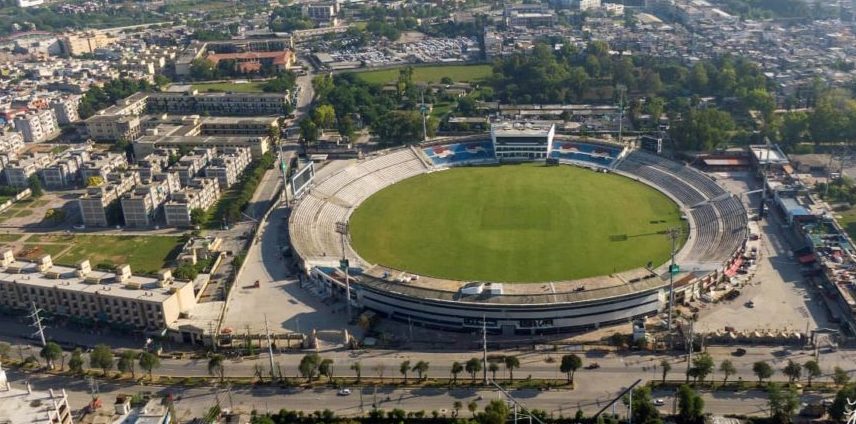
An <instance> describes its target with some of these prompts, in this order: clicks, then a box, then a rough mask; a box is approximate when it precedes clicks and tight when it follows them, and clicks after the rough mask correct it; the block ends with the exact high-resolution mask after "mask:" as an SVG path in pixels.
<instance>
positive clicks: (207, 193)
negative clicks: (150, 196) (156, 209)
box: [163, 178, 220, 227]
mask: <svg viewBox="0 0 856 424" xmlns="http://www.w3.org/2000/svg"><path fill="white" fill-rule="evenodd" d="M219 198H220V186H219V184H218V183H217V179H215V178H197V179H195V180H191V181H190V184H189V185H188V186H187V187H184V188H183V189H181V190H180V191H178V192H177V193H173V194H172V197H171V199H170V201H168V202H167V203H166V204H164V206H163V210H164V216H165V217H166V223H167V225H169V226H171V227H191V226H193V222H192V220H191V218H190V214H191V212H193V210H194V209H203V210H205V209H208V208H209V207H211V206H213V205H214V203H215V202H216V201H217V199H219Z"/></svg>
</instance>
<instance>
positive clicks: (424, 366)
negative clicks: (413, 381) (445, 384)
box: [413, 361, 428, 380]
mask: <svg viewBox="0 0 856 424" xmlns="http://www.w3.org/2000/svg"><path fill="white" fill-rule="evenodd" d="M413 370H414V371H416V373H417V374H418V375H419V379H420V380H423V379H425V378H428V375H427V373H428V362H426V361H419V362H417V363H416V365H414V366H413Z"/></svg>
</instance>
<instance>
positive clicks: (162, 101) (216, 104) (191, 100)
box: [148, 90, 290, 116]
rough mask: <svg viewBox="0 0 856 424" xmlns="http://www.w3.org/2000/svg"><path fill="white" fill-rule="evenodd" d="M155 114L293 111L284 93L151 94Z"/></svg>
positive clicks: (218, 114) (233, 114)
mask: <svg viewBox="0 0 856 424" xmlns="http://www.w3.org/2000/svg"><path fill="white" fill-rule="evenodd" d="M148 110H149V112H152V113H161V112H166V113H175V114H208V115H212V116H282V115H286V114H287V113H288V112H289V110H290V101H289V97H288V94H282V93H199V92H197V91H196V90H190V91H186V92H175V93H174V92H164V93H151V94H150V95H149V97H148Z"/></svg>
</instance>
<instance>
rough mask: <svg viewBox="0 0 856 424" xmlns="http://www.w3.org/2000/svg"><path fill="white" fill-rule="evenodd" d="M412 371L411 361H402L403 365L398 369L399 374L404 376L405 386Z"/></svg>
mask: <svg viewBox="0 0 856 424" xmlns="http://www.w3.org/2000/svg"><path fill="white" fill-rule="evenodd" d="M410 369H411V368H410V361H407V360H405V361H402V362H401V365H399V367H398V372H399V373H401V375H403V376H404V384H405V385H406V384H407V373H409V372H410Z"/></svg>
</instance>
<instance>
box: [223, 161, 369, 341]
mask: <svg viewBox="0 0 856 424" xmlns="http://www.w3.org/2000/svg"><path fill="white" fill-rule="evenodd" d="M340 162H341V163H340ZM349 163H350V161H336V162H333V163H332V164H331V165H327V166H324V167H322V168H320V169H319V170H318V171H317V173H316V178H326V177H327V176H329V175H331V174H332V173H334V172H336V171H337V170H340V169H341V168H342V167H344V166H346V165H347V164H349ZM260 225H261V228H260V231H259V235H258V237H257V240H255V241H254V242H253V244H252V245H251V246H250V249H249V250H248V252H247V257H246V259H245V260H244V268H243V270H242V271H241V275H240V276H239V278H238V280H237V281H236V282H235V286H234V287H233V288H232V291H231V293H230V294H229V296H230V300H229V303H228V306H227V308H226V313H225V317H224V319H223V325H222V327H223V328H226V327H228V328H231V329H232V330H234V331H235V332H238V333H246V332H247V329H248V328H249V331H250V332H251V333H255V334H261V333H264V331H265V317H267V319H268V324H269V328H270V330H271V332H274V333H285V332H304V333H309V332H311V331H312V330H313V329H315V330H318V331H341V330H343V329H344V328H345V325H346V319H345V313H344V307H345V304H344V303H343V302H337V303H331V302H330V301H329V300H326V301H325V300H323V299H321V298H320V297H318V296H316V295H314V294H313V293H312V292H311V291H309V290H307V289H304V288H302V287H300V282H299V281H298V279H297V275H296V273H295V272H296V270H292V269H290V268H289V267H288V266H287V265H286V260H285V259H284V258H283V257H282V254H281V252H282V247H283V246H287V245H288V210H287V209H286V208H282V207H278V208H276V209H275V210H274V211H273V212H271V214H270V216H269V217H268V219H267V220H265V221H264V222H261V223H260ZM256 281H259V287H258V288H254V287H253V285H254V284H255V282H256ZM351 330H352V331H356V330H357V329H356V328H352V329H351ZM331 341H332V342H334V343H336V342H337V341H336V340H331Z"/></svg>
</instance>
